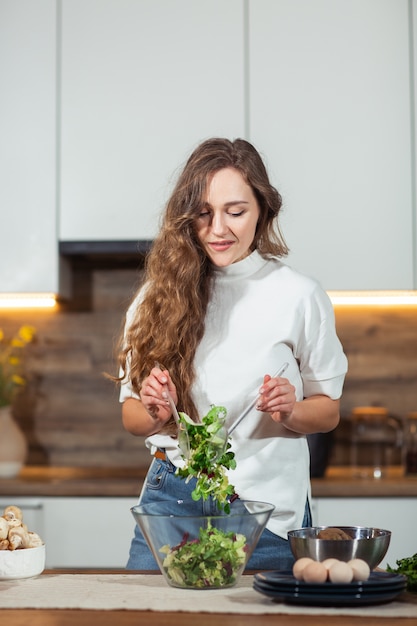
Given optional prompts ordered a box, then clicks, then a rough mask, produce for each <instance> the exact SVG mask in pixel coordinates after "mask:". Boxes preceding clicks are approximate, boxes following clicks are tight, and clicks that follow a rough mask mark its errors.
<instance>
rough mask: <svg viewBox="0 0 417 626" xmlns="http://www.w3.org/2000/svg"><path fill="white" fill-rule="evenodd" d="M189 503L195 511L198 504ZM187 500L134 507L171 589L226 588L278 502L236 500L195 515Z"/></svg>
mask: <svg viewBox="0 0 417 626" xmlns="http://www.w3.org/2000/svg"><path fill="white" fill-rule="evenodd" d="M190 506H192V510H195V502H193V501H191V503H190ZM190 506H188V505H187V502H185V501H183V500H179V501H177V502H175V501H174V502H173V501H162V502H153V503H152V504H143V505H140V504H139V505H137V506H134V507H132V508H131V512H132V514H133V517H134V518H135V520H136V522H137V524H138V525H139V528H140V529H141V531H142V533H143V536H144V537H145V539H146V542H147V544H148V546H149V548H150V550H151V551H152V553H153V555H154V557H155V559H156V562H157V564H158V567H159V569H160V571H161V573H162V574H163V575H164V577H165V580H166V581H167V582H168V584H169V585H171V586H172V587H182V588H187V589H213V588H225V587H232V586H233V585H235V584H236V583H237V582H238V580H239V578H240V576H241V574H242V572H243V570H244V569H245V566H246V563H247V562H248V560H249V558H250V556H251V554H252V552H253V550H254V549H255V547H256V544H257V543H258V540H259V537H260V536H261V533H262V531H263V530H264V528H265V526H266V524H267V522H268V520H269V518H270V516H271V513H272V511H273V510H274V506H273V505H272V504H269V503H267V502H257V501H252V500H240V499H236V500H235V501H234V502H233V503H232V504H231V507H230V511H229V512H228V513H226V512H225V511H224V510H220V511H219V512H218V513H216V514H215V515H203V514H202V515H195V514H192V513H190Z"/></svg>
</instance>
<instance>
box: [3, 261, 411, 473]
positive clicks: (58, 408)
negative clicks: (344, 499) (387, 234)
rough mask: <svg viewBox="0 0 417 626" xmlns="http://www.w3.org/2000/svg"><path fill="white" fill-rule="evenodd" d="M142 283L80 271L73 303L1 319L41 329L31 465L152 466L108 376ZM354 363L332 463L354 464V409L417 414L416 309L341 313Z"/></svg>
mask: <svg viewBox="0 0 417 626" xmlns="http://www.w3.org/2000/svg"><path fill="white" fill-rule="evenodd" d="M140 280H141V273H140V271H139V270H138V269H130V268H121V269H109V268H106V267H104V268H102V267H97V268H96V269H94V268H93V269H92V268H91V267H89V266H87V265H82V264H80V265H79V266H77V267H76V268H75V271H74V293H75V297H74V299H73V301H72V302H71V303H68V304H66V305H65V304H62V305H60V307H59V309H58V310H57V311H55V312H50V311H49V312H39V311H38V312H36V311H31V312H28V311H26V312H25V311H20V312H10V313H6V312H4V311H3V312H1V313H0V327H1V328H3V329H4V330H5V331H6V332H14V331H15V330H16V329H17V328H18V327H19V326H20V325H21V324H24V323H29V324H33V325H34V326H35V327H36V328H37V331H38V343H37V345H36V347H35V355H34V356H33V359H32V360H31V369H32V371H33V372H34V374H35V376H36V379H35V383H36V384H32V385H31V386H30V387H29V388H28V389H26V392H25V394H24V396H23V397H22V398H21V399H20V401H19V403H18V404H17V406H16V410H15V413H16V417H17V419H18V421H19V423H20V424H21V425H22V427H23V428H24V430H25V433H26V436H27V438H28V441H29V444H30V453H29V458H28V463H29V464H47V465H48V464H49V465H61V466H67V465H74V466H86V467H88V466H90V467H92V466H110V467H128V466H137V465H148V463H149V453H148V451H147V450H146V448H145V446H144V442H143V439H142V438H141V437H133V436H132V435H130V434H128V433H127V432H125V431H124V429H123V427H122V423H121V417H120V415H121V411H120V405H119V402H118V390H117V388H116V387H115V385H114V384H113V383H112V382H110V381H109V380H107V379H105V378H104V376H103V372H104V371H107V372H111V373H115V372H116V366H115V360H114V357H113V351H114V348H115V345H116V343H117V339H118V337H119V333H120V330H121V328H122V325H123V319H124V313H125V310H126V308H127V306H128V304H129V302H130V300H131V298H132V296H133V294H134V291H135V289H136V287H137V286H138V284H139V282H140ZM336 321H337V329H338V333H339V337H340V339H341V341H342V344H343V346H344V349H345V351H346V354H347V356H348V359H349V373H348V376H347V378H346V384H345V390H344V395H343V398H342V404H341V406H342V417H343V419H342V422H341V424H340V426H339V427H338V428H337V429H336V431H335V433H334V440H335V445H334V450H333V456H332V463H335V464H344V463H345V462H346V458H348V457H347V452H346V446H347V438H348V432H349V414H350V411H351V409H352V407H354V406H359V405H382V406H386V407H387V408H388V409H389V410H390V412H391V413H393V414H395V415H397V416H399V417H403V416H404V415H405V414H406V413H407V412H409V411H416V410H417V308H415V307H410V308H403V309H392V308H391V309H388V308H387V309H379V308H361V309H356V308H355V309H353V308H341V307H337V308H336Z"/></svg>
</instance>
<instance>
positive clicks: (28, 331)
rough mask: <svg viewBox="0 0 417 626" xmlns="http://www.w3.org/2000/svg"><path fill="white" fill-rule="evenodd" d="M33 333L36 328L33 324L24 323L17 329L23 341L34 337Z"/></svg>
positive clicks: (26, 341)
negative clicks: (24, 324)
mask: <svg viewBox="0 0 417 626" xmlns="http://www.w3.org/2000/svg"><path fill="white" fill-rule="evenodd" d="M35 333H36V330H35V328H34V327H33V326H27V325H26V326H22V327H21V328H20V329H19V337H20V338H21V339H23V341H24V342H25V343H30V342H31V341H32V340H33V338H34V336H35Z"/></svg>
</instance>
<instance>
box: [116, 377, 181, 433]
mask: <svg viewBox="0 0 417 626" xmlns="http://www.w3.org/2000/svg"><path fill="white" fill-rule="evenodd" d="M167 387H168V390H169V393H170V394H171V396H172V398H173V399H174V402H175V404H176V403H177V402H178V396H177V390H176V388H175V385H174V383H173V382H172V380H171V377H170V375H169V372H168V370H163V371H162V370H161V369H160V368H159V367H154V368H152V370H151V372H150V374H149V376H147V377H146V378H145V379H144V380H143V383H142V387H141V390H140V400H138V399H137V398H127V399H126V400H125V401H124V402H123V407H122V421H123V426H124V427H125V429H126V430H127V431H128V432H130V433H131V434H132V435H138V436H142V437H149V436H150V435H154V434H155V433H158V432H159V431H160V430H162V428H163V427H164V426H165V424H166V423H167V422H168V421H169V420H170V418H171V416H172V411H171V407H170V406H169V402H168V400H167V395H166V393H167Z"/></svg>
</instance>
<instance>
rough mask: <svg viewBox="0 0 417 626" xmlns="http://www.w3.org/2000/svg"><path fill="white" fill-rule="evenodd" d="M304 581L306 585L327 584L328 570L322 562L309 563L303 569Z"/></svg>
mask: <svg viewBox="0 0 417 626" xmlns="http://www.w3.org/2000/svg"><path fill="white" fill-rule="evenodd" d="M303 580H304V581H305V582H306V583H325V582H326V580H327V569H326V568H325V567H324V565H323V563H320V561H313V562H312V563H308V564H307V565H306V566H305V568H304V569H303Z"/></svg>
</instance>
